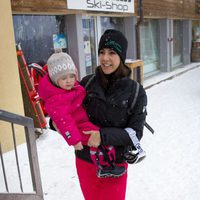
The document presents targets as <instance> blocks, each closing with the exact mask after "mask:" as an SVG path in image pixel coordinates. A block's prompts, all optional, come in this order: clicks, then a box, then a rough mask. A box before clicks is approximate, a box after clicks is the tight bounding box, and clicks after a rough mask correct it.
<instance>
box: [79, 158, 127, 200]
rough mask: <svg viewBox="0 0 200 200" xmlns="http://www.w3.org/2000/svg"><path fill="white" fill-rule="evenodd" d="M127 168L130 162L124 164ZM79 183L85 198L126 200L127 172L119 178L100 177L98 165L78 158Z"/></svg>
mask: <svg viewBox="0 0 200 200" xmlns="http://www.w3.org/2000/svg"><path fill="white" fill-rule="evenodd" d="M123 165H124V166H125V167H126V169H127V167H128V164H123ZM76 169H77V174H78V178H79V183H80V186H81V190H82V193H83V196H84V198H85V200H125V195H126V182H127V173H126V174H124V175H123V176H121V177H119V178H98V177H97V175H96V166H95V165H94V164H92V163H88V162H86V161H83V160H81V159H79V158H76Z"/></svg>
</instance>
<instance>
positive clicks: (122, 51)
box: [98, 29, 128, 63]
mask: <svg viewBox="0 0 200 200" xmlns="http://www.w3.org/2000/svg"><path fill="white" fill-rule="evenodd" d="M127 47H128V41H127V39H126V38H125V36H124V35H123V34H122V33H121V32H120V31H117V30H114V29H108V30H106V31H105V32H104V34H103V35H102V36H101V39H100V42H99V49H98V54H99V53H100V51H101V50H102V49H104V48H109V49H113V50H114V51H115V52H116V53H117V54H118V55H119V56H120V58H121V60H122V62H123V63H124V62H125V59H126V51H127Z"/></svg>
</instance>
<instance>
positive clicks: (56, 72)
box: [47, 50, 77, 85]
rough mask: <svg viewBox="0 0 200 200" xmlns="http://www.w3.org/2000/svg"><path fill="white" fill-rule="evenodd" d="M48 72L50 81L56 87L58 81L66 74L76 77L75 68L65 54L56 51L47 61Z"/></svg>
mask: <svg viewBox="0 0 200 200" xmlns="http://www.w3.org/2000/svg"><path fill="white" fill-rule="evenodd" d="M47 66H48V72H49V77H50V79H51V81H52V82H53V83H54V84H56V85H57V81H58V79H59V78H60V77H61V76H63V75H66V74H75V75H76V77H77V69H76V66H75V64H74V62H73V60H72V58H71V57H70V55H68V54H67V53H63V52H62V51H61V50H57V51H56V53H54V54H52V55H51V56H50V57H49V59H48V60H47Z"/></svg>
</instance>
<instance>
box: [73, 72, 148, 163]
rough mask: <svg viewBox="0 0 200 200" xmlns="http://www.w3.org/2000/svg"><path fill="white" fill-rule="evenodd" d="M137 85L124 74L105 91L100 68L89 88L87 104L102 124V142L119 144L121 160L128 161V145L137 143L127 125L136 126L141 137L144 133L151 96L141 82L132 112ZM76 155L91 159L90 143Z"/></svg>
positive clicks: (91, 116)
mask: <svg viewBox="0 0 200 200" xmlns="http://www.w3.org/2000/svg"><path fill="white" fill-rule="evenodd" d="M91 76H92V75H89V76H86V77H84V78H83V79H82V81H81V84H82V85H83V86H85V85H86V84H87V83H88V81H89V80H90V77H91ZM136 85H137V83H136V82H135V81H134V80H131V79H130V78H129V77H124V78H122V79H120V80H117V81H115V83H114V84H112V85H111V87H109V89H108V90H107V91H106V92H105V91H104V89H103V88H102V87H101V86H100V81H99V72H98V71H97V72H96V75H95V76H94V78H93V79H92V81H91V82H90V83H89V85H88V86H87V88H86V91H87V95H86V98H85V100H84V103H83V104H84V106H85V108H86V111H87V114H88V116H89V119H90V121H91V122H92V123H94V124H96V125H97V126H99V127H100V134H101V145H106V146H107V145H113V146H115V149H116V162H117V163H121V162H123V161H124V159H123V155H124V151H125V149H126V147H128V146H133V143H132V141H131V139H130V137H129V135H128V133H127V132H126V131H125V130H124V128H128V127H129V128H132V129H134V130H135V131H136V134H137V137H138V138H139V139H141V138H142V136H143V127H144V122H145V118H146V105H147V96H146V93H145V91H144V89H143V87H142V86H141V85H140V88H139V93H138V98H137V101H136V104H135V106H134V108H133V109H132V110H131V112H130V113H129V112H128V111H129V109H130V106H131V103H132V101H133V99H134V95H135V92H136ZM76 156H77V157H79V158H81V159H83V160H86V161H89V162H90V156H89V147H86V146H84V150H82V151H76Z"/></svg>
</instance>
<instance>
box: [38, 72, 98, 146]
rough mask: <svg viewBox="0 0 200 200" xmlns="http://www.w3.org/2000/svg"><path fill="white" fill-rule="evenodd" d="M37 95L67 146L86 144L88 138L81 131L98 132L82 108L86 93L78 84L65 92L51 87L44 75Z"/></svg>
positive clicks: (46, 76) (47, 77)
mask: <svg viewBox="0 0 200 200" xmlns="http://www.w3.org/2000/svg"><path fill="white" fill-rule="evenodd" d="M38 93H39V96H40V98H41V99H42V100H43V101H44V106H45V109H46V111H47V113H48V115H49V116H50V118H51V119H52V120H53V122H54V123H55V124H56V126H57V129H58V130H59V132H60V133H61V134H62V136H63V137H64V139H65V140H66V141H67V143H68V144H69V145H75V144H77V143H78V142H80V141H82V143H83V144H87V141H88V138H89V136H88V135H84V134H83V133H82V131H87V130H99V128H98V127H96V126H95V125H93V124H92V123H91V122H90V121H89V119H88V116H87V113H86V111H85V110H84V108H83V106H82V101H83V99H84V97H85V95H86V92H85V89H84V88H83V87H82V86H81V85H80V84H79V83H78V82H76V83H75V86H74V88H73V89H72V90H69V91H67V90H64V89H61V88H58V87H56V86H55V85H53V84H52V83H51V82H50V80H49V76H48V75H45V76H44V77H43V78H42V80H41V81H40V82H39V87H38Z"/></svg>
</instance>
